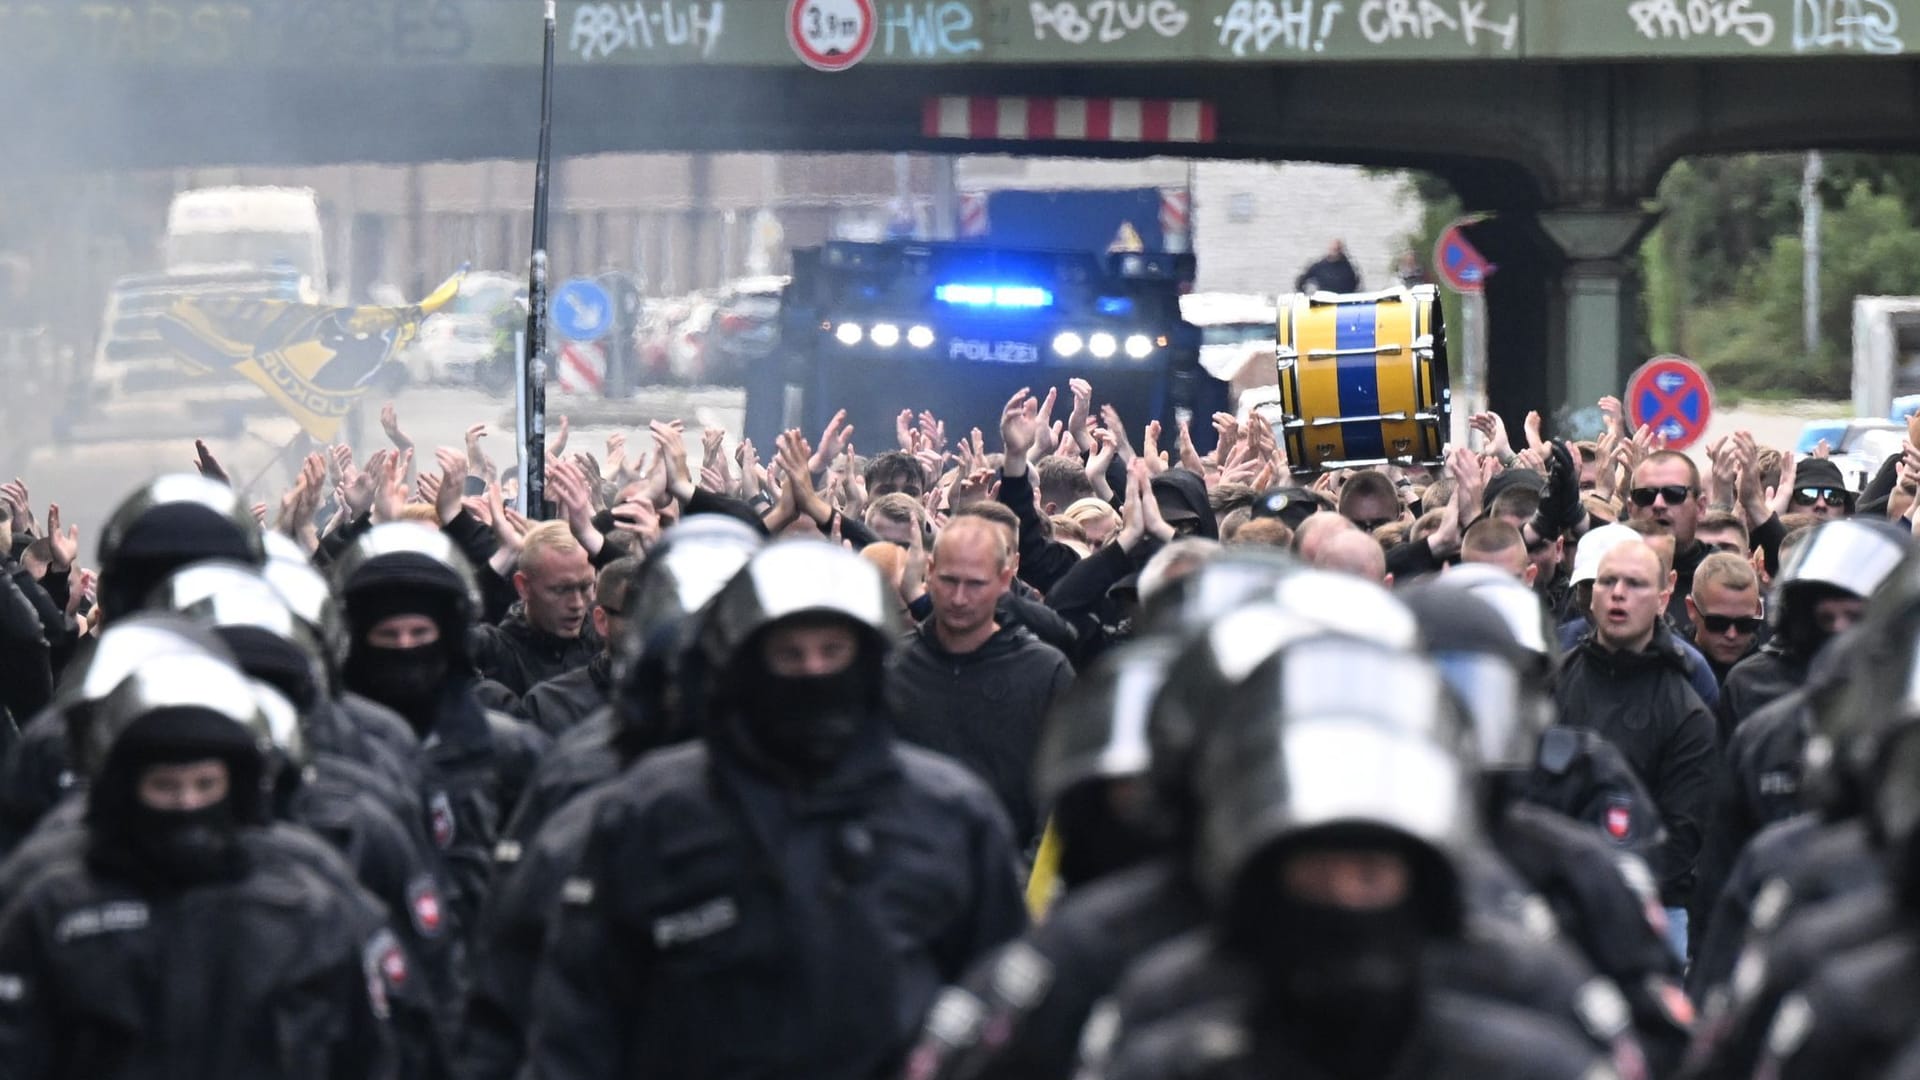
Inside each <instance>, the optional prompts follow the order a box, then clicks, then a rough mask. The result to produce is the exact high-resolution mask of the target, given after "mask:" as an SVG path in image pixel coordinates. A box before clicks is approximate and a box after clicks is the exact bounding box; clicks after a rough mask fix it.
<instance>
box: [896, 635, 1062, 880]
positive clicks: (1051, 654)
mask: <svg viewBox="0 0 1920 1080" xmlns="http://www.w3.org/2000/svg"><path fill="white" fill-rule="evenodd" d="M1072 681H1073V668H1072V667H1071V666H1069V665H1068V663H1067V658H1066V656H1064V655H1063V654H1062V653H1061V652H1060V650H1058V649H1056V648H1054V647H1053V646H1051V645H1047V644H1045V643H1043V642H1041V641H1040V640H1039V639H1038V638H1036V637H1034V636H1033V634H1031V633H1029V632H1028V631H1027V630H1026V629H1025V628H1023V627H1018V626H1003V627H1001V628H1000V629H999V630H998V631H996V632H995V633H994V635H993V636H992V637H990V638H988V639H987V640H986V642H985V643H984V644H982V645H981V646H980V647H979V648H977V649H975V650H973V651H972V652H970V653H953V652H948V651H947V649H946V647H945V646H943V645H942V644H940V638H939V636H938V635H937V634H936V633H935V631H934V623H933V620H931V619H929V620H928V621H927V623H926V625H924V626H922V627H921V628H920V630H919V632H918V633H916V634H914V635H913V636H912V637H911V638H910V639H908V642H907V644H906V645H905V646H904V647H903V648H901V649H900V651H899V652H897V653H895V654H894V659H893V666H892V667H891V668H890V669H889V670H888V672H887V696H888V700H889V702H891V704H892V705H893V716H894V727H893V730H894V734H895V735H897V736H899V737H900V738H901V739H904V740H906V741H907V742H911V743H915V744H917V745H919V746H922V747H925V748H926V749H928V750H933V751H936V752H938V753H942V754H945V755H947V756H948V757H951V758H952V759H953V760H955V761H957V762H959V763H960V764H962V765H964V766H966V767H967V768H968V769H970V770H972V771H973V773H974V774H975V775H977V776H979V777H980V779H982V780H984V781H986V783H987V786H988V787H989V788H992V789H993V792H994V794H995V795H998V796H999V797H1000V802H1001V805H1003V806H1005V807H1006V810H1007V815H1008V816H1009V817H1010V818H1012V819H1013V828H1014V840H1015V842H1016V843H1017V844H1019V845H1021V846H1023V847H1024V846H1025V845H1026V843H1027V841H1028V840H1030V839H1031V838H1032V837H1033V836H1034V835H1035V834H1036V833H1037V832H1038V831H1039V819H1040V811H1039V809H1038V808H1036V807H1035V806H1034V804H1033V759H1034V755H1035V753H1037V752H1038V750H1039V747H1040V732H1041V726H1042V723H1043V722H1044V721H1045V719H1046V715H1047V708H1048V706H1049V705H1051V704H1052V703H1053V701H1054V699H1055V698H1056V697H1058V696H1059V694H1060V692H1061V691H1063V690H1065V689H1066V688H1067V685H1068V684H1069V683H1071V682H1072Z"/></svg>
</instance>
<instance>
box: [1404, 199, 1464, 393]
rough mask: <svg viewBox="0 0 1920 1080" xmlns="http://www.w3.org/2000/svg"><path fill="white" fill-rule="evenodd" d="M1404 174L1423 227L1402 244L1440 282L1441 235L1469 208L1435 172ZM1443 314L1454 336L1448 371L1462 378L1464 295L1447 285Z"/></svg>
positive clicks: (1443, 288) (1442, 288)
mask: <svg viewBox="0 0 1920 1080" xmlns="http://www.w3.org/2000/svg"><path fill="white" fill-rule="evenodd" d="M1403 175H1404V176H1405V177H1406V178H1407V184H1408V186H1410V187H1412V188H1413V192H1414V195H1415V196H1416V197H1417V198H1418V199H1419V200H1420V208H1421V209H1420V226H1419V228H1418V229H1417V230H1416V231H1414V232H1411V233H1408V234H1407V235H1406V236H1405V237H1403V238H1402V239H1401V243H1402V244H1403V245H1404V246H1406V247H1407V248H1410V249H1411V250H1412V251H1413V252H1414V253H1415V254H1416V255H1418V256H1419V257H1420V264H1421V265H1422V266H1424V267H1426V269H1427V277H1428V278H1429V279H1430V280H1432V281H1433V282H1435V283H1436V284H1438V283H1439V281H1440V272H1439V268H1438V267H1436V266H1434V265H1433V246H1434V245H1435V244H1436V243H1438V242H1439V241H1440V234H1441V233H1442V232H1445V231H1446V228H1447V226H1448V225H1451V224H1453V222H1454V220H1455V219H1456V218H1458V217H1460V216H1461V215H1462V214H1463V213H1465V210H1464V209H1463V208H1462V207H1461V205H1460V196H1458V195H1456V194H1454V192H1453V185H1452V184H1449V183H1447V182H1446V181H1445V180H1442V179H1441V178H1440V177H1438V176H1435V175H1434V174H1433V173H1429V172H1409V173H1405V174H1403ZM1440 317H1441V319H1442V320H1444V321H1443V322H1442V325H1443V326H1445V327H1447V328H1448V334H1449V337H1450V347H1449V348H1448V350H1447V370H1448V373H1449V374H1450V375H1452V376H1453V377H1455V378H1458V377H1459V375H1460V373H1461V370H1462V369H1463V367H1464V364H1463V360H1462V355H1461V352H1460V344H1459V343H1460V330H1459V328H1460V326H1461V322H1460V296H1459V294H1458V293H1456V292H1454V291H1453V290H1452V289H1449V288H1447V287H1446V286H1445V285H1441V286H1440Z"/></svg>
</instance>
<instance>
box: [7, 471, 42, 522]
mask: <svg viewBox="0 0 1920 1080" xmlns="http://www.w3.org/2000/svg"><path fill="white" fill-rule="evenodd" d="M0 502H5V503H6V504H7V508H8V509H9V510H10V511H11V512H12V515H13V520H14V521H16V522H20V523H22V524H23V525H24V526H25V528H20V526H15V528H16V530H17V531H19V532H21V533H32V532H38V531H39V530H38V529H35V528H34V525H33V498H32V496H31V495H29V494H28V492H27V482H26V481H25V480H22V479H20V478H19V477H17V476H16V477H14V478H13V479H12V480H9V481H7V482H6V483H4V484H0Z"/></svg>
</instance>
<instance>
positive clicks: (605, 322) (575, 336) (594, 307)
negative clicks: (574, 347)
mask: <svg viewBox="0 0 1920 1080" xmlns="http://www.w3.org/2000/svg"><path fill="white" fill-rule="evenodd" d="M548 315H549V316H550V317H551V318H552V319H553V328H554V329H555V330H558V331H559V332H560V336H561V337H563V338H566V339H567V340H569V341H598V340H600V339H601V338H603V337H606V336H607V331H608V330H611V329H613V297H611V296H608V295H607V290H606V289H604V288H602V287H601V285H600V283H599V282H597V281H595V280H593V279H592V278H584V277H577V278H568V279H567V280H566V282H565V283H564V284H562V285H561V286H560V287H559V288H558V289H555V290H554V293H553V301H552V303H551V304H550V305H549V309H548Z"/></svg>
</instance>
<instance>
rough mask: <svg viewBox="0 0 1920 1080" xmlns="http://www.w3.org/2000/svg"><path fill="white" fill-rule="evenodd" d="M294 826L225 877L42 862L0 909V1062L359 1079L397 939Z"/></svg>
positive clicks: (379, 1028) (253, 845) (385, 1071)
mask: <svg viewBox="0 0 1920 1080" xmlns="http://www.w3.org/2000/svg"><path fill="white" fill-rule="evenodd" d="M293 833H294V831H292V830H286V829H283V828H274V829H246V830H242V833H241V843H242V845H243V848H244V851H245V854H246V870H245V872H244V873H243V874H242V875H241V876H240V877H238V879H236V880H233V881H230V882H220V883H214V884H208V885H202V886H198V887H193V888H188V889H183V890H179V891H166V892H157V893H156V892H152V891H149V890H143V889H141V888H138V887H136V886H134V885H131V884H127V883H123V882H121V881H119V880H118V879H117V878H116V877H114V876H110V875H107V874H104V873H102V872H99V871H96V870H95V869H93V867H92V866H91V864H90V862H89V860H88V859H87V858H86V857H85V856H83V855H78V854H73V855H70V856H69V857H66V858H61V859H56V860H53V861H52V862H51V863H50V864H49V865H47V866H46V867H45V868H43V870H42V871H41V872H40V873H39V874H38V875H37V876H35V877H34V879H33V880H32V881H31V882H30V883H28V884H27V885H26V886H25V888H24V889H23V890H22V891H21V892H20V893H19V895H17V896H16V897H14V898H13V900H12V902H11V903H10V904H9V905H8V907H7V909H6V912H5V914H3V915H0V1075H5V1076H7V1077H9V1078H10V1080H12V1078H19V1080H54V1078H66V1077H71V1078H73V1080H145V1078H149V1077H151V1078H154V1080H163V1078H165V1080H172V1078H176V1077H186V1076H194V1077H209V1078H211V1077H246V1078H248V1080H349V1078H351V1080H373V1078H385V1077H388V1076H390V1075H392V1070H393V1068H394V1065H395V1061H394V1057H393V1049H392V1045H391V1040H390V1036H389V1032H388V1029H387V1015H388V1010H389V1009H390V998H389V990H388V987H389V979H390V978H392V977H395V976H397V977H399V978H400V979H402V980H404V979H405V978H406V975H407V972H406V960H405V954H404V952H403V951H402V950H401V949H400V948H399V946H398V945H397V943H395V941H394V939H393V935H392V933H391V932H390V931H388V930H387V929H385V927H384V926H383V925H380V924H378V923H374V922H370V921H369V919H368V912H369V910H370V907H369V904H370V900H369V899H368V898H367V897H366V896H365V894H364V893H360V892H358V891H357V890H354V891H349V890H351V885H350V884H349V883H343V882H342V881H340V880H339V879H338V878H337V877H334V876H332V875H329V874H328V873H326V872H324V871H323V870H322V869H320V868H318V867H317V866H316V863H315V860H314V857H313V853H312V851H311V849H310V848H306V847H305V846H304V845H305V844H309V843H312V842H311V841H310V840H308V841H304V842H303V841H301V840H300V839H299V838H298V837H297V836H295V835H293Z"/></svg>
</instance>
